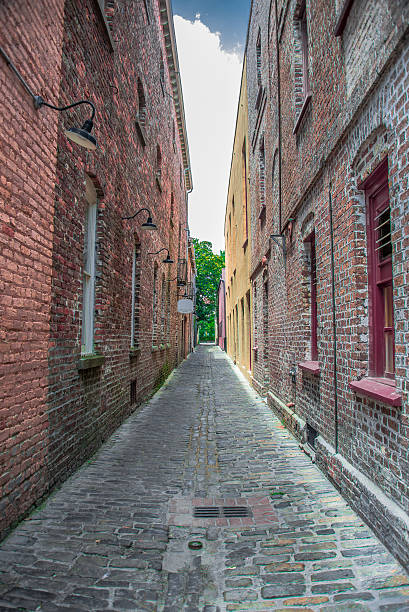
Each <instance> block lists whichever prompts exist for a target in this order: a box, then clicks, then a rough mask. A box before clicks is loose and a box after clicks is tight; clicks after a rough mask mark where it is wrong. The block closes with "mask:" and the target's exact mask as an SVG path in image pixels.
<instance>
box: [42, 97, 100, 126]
mask: <svg viewBox="0 0 409 612" xmlns="http://www.w3.org/2000/svg"><path fill="white" fill-rule="evenodd" d="M33 99H34V108H36V109H38V108H41V107H42V106H48V107H49V108H52V109H53V110H56V111H59V112H61V111H66V110H68V109H69V108H73V107H74V106H78V105H79V104H89V106H91V108H92V115H91V118H90V119H89V121H93V119H94V117H95V106H94V105H93V103H92V102H90V101H89V100H79V101H78V102H74V103H73V104H68V106H54V104H49V103H48V102H46V101H45V100H43V98H42V97H41V96H33Z"/></svg>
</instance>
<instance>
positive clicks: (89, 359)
mask: <svg viewBox="0 0 409 612" xmlns="http://www.w3.org/2000/svg"><path fill="white" fill-rule="evenodd" d="M104 361H105V357H104V355H98V354H97V353H90V354H89V355H83V356H82V357H80V358H79V360H78V361H77V370H79V371H83V370H91V368H99V367H100V366H102V364H103V363H104Z"/></svg>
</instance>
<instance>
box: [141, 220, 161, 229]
mask: <svg viewBox="0 0 409 612" xmlns="http://www.w3.org/2000/svg"><path fill="white" fill-rule="evenodd" d="M141 228H142V229H143V230H156V229H158V228H157V226H156V225H155V223H154V222H153V221H152V217H148V219H147V220H146V221H145V223H142V225H141Z"/></svg>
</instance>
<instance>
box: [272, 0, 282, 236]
mask: <svg viewBox="0 0 409 612" xmlns="http://www.w3.org/2000/svg"><path fill="white" fill-rule="evenodd" d="M274 10H275V38H276V63H277V112H278V231H279V233H280V234H281V231H282V230H281V81H280V50H279V42H278V9H277V0H274ZM270 81H271V79H270Z"/></svg>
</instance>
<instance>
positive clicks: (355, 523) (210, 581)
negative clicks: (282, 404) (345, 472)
mask: <svg viewBox="0 0 409 612" xmlns="http://www.w3.org/2000/svg"><path fill="white" fill-rule="evenodd" d="M209 506H212V507H216V510H214V509H213V510H210V512H211V513H213V514H214V513H218V515H217V516H213V514H212V516H210V517H208V518H200V517H199V518H198V517H194V516H193V514H194V513H195V512H197V508H207V507H209ZM236 506H241V507H244V508H246V507H247V508H248V513H249V516H239V517H234V516H233V517H231V516H230V515H229V512H231V508H232V507H236ZM195 508H196V510H195ZM220 508H224V510H219V509H220ZM205 511H206V512H207V511H208V510H205ZM246 512H247V511H246ZM193 541H195V542H199V546H200V545H201V548H198V549H191V548H189V543H191V542H193ZM6 610H30V611H34V610H41V611H48V612H54V611H56V612H58V611H62V610H66V611H68V610H69V611H71V612H74V611H78V612H80V611H84V610H85V611H88V612H89V611H92V612H98V611H102V610H116V611H118V612H122V611H125V610H132V611H149V610H150V611H161V612H163V611H166V612H179V611H186V612H194V611H196V612H197V611H200V612H224V611H230V610H249V611H250V610H258V611H270V610H276V611H279V610H281V611H284V610H285V611H287V612H295V611H299V612H301V611H304V612H306V611H308V610H312V611H318V610H319V611H320V612H341V611H346V612H349V611H354V610H357V611H362V612H364V611H374V610H378V611H385V612H387V611H396V612H404V611H406V612H409V580H408V577H407V575H406V574H405V572H404V571H403V569H402V568H401V566H400V565H399V564H398V563H397V562H396V561H395V560H394V559H393V557H392V556H391V555H390V554H389V553H388V551H387V550H386V549H385V548H384V546H383V545H382V544H380V543H379V541H378V540H377V539H376V538H375V536H374V535H373V534H372V533H371V531H370V530H369V529H368V528H367V527H366V526H365V524H364V523H363V522H362V520H361V519H360V518H359V517H358V516H357V515H356V514H354V512H352V510H351V509H350V508H349V507H348V505H347V504H346V503H345V502H344V500H343V499H342V498H341V497H340V495H339V494H338V492H337V491H336V490H335V489H334V487H333V486H332V485H331V484H330V483H329V482H328V481H327V480H326V479H325V478H324V476H323V475H322V474H321V473H320V471H319V470H318V469H317V468H316V466H315V465H313V464H312V463H311V462H310V460H309V459H308V458H307V457H306V456H305V455H304V454H303V453H302V452H301V451H300V449H299V447H298V444H297V442H296V441H295V440H294V439H293V438H292V437H291V435H290V434H289V433H288V432H287V431H286V430H285V428H284V427H283V426H282V425H281V423H280V422H279V421H278V419H277V418H276V417H275V416H274V415H273V414H272V413H271V411H270V409H269V408H268V407H267V406H266V404H265V402H264V401H263V400H262V399H261V398H260V397H259V396H258V395H257V394H256V393H255V392H254V391H253V390H252V389H251V388H250V387H249V386H248V384H247V383H246V382H245V381H244V380H243V379H242V377H241V375H240V374H238V373H237V370H236V368H235V367H234V366H233V365H232V364H231V362H230V360H229V359H228V358H227V357H226V356H225V354H224V353H222V352H221V351H220V350H219V349H218V348H216V347H211V346H201V347H199V348H198V349H197V350H196V352H195V353H194V354H193V355H191V356H190V357H189V359H187V360H186V361H185V362H184V363H183V364H182V366H181V367H180V368H179V369H178V370H177V371H176V372H175V373H174V375H173V376H172V377H171V378H170V380H169V381H168V383H167V384H166V386H165V387H164V388H163V389H162V390H161V391H160V392H159V393H158V394H156V395H155V397H154V398H153V399H152V400H151V401H149V402H148V403H147V404H146V405H144V406H143V407H142V408H141V409H140V410H139V411H138V412H137V413H135V414H134V415H133V416H132V417H131V418H130V419H128V421H127V422H126V423H125V424H124V425H123V426H122V427H121V428H120V429H119V430H118V431H117V432H116V433H115V434H114V435H113V436H112V438H111V439H110V440H109V442H108V443H107V444H105V445H104V447H103V448H102V449H101V451H100V452H99V453H98V454H97V455H96V456H95V457H94V458H93V459H92V460H91V461H89V462H88V464H87V465H85V466H84V467H83V468H81V470H79V472H77V474H76V475H75V476H73V477H72V478H71V479H70V480H68V482H66V483H65V484H64V486H63V487H62V488H61V489H60V490H59V491H58V492H57V493H55V494H54V495H53V496H52V497H51V498H50V499H49V500H48V502H47V503H46V504H45V506H44V507H43V508H42V509H40V510H38V511H37V512H35V513H34V514H32V515H31V517H30V518H29V519H28V520H26V521H24V522H23V523H22V524H21V525H20V526H19V527H18V528H17V529H16V530H15V531H14V532H13V533H12V535H11V536H10V537H9V538H8V539H7V540H5V541H4V542H3V544H2V546H1V547H0V612H2V611H6Z"/></svg>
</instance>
